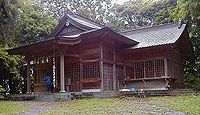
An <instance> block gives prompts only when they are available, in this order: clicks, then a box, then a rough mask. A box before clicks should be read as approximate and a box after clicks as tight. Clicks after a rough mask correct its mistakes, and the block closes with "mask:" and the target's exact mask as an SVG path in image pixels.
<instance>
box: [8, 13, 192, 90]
mask: <svg viewBox="0 0 200 115" xmlns="http://www.w3.org/2000/svg"><path fill="white" fill-rule="evenodd" d="M188 38H189V37H188V32H187V25H186V24H164V25H160V26H155V27H147V28H142V29H136V30H128V31H125V32H115V31H113V30H112V29H110V28H108V27H105V26H102V25H100V24H98V23H96V22H94V21H92V20H89V19H87V18H85V17H83V16H80V15H78V14H66V15H65V16H64V17H63V18H62V20H61V21H60V22H59V24H58V26H57V27H56V28H55V29H54V30H53V31H52V33H51V34H50V35H49V36H48V39H46V40H44V41H39V42H37V43H33V44H29V45H25V46H21V47H17V48H14V49H10V50H8V52H9V54H11V55H22V56H24V57H25V60H26V65H27V66H26V67H27V91H30V80H34V92H46V87H45V84H44V83H43V81H42V79H43V76H44V74H45V73H50V74H51V76H52V78H53V92H66V91H67V92H104V91H119V90H122V89H130V88H136V89H153V90H165V89H166V90H167V89H173V88H181V87H182V86H183V74H184V63H185V61H186V60H187V59H188V58H191V56H192V55H193V51H192V46H191V44H190V42H189V40H188ZM30 70H31V71H30Z"/></svg>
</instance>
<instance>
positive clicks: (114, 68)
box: [113, 62, 117, 91]
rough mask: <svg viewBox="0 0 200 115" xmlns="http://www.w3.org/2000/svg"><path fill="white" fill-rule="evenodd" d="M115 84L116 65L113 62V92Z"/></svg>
mask: <svg viewBox="0 0 200 115" xmlns="http://www.w3.org/2000/svg"><path fill="white" fill-rule="evenodd" d="M116 82H117V80H116V64H115V62H114V64H113V89H114V91H116V88H117V87H116Z"/></svg>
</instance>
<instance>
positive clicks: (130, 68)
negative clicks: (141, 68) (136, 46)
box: [126, 63, 135, 78]
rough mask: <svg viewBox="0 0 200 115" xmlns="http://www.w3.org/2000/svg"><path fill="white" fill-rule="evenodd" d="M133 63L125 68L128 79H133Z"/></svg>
mask: <svg viewBox="0 0 200 115" xmlns="http://www.w3.org/2000/svg"><path fill="white" fill-rule="evenodd" d="M134 72H135V71H134V63H132V64H129V65H127V66H126V76H127V77H130V78H134Z"/></svg>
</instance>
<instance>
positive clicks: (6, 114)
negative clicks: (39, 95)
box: [0, 101, 27, 115]
mask: <svg viewBox="0 0 200 115" xmlns="http://www.w3.org/2000/svg"><path fill="white" fill-rule="evenodd" d="M26 110H27V106H26V105H25V104H23V103H20V102H12V101H0V114H1V115H14V114H18V113H21V112H24V111H26Z"/></svg>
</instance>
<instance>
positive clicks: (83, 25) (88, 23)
mask: <svg viewBox="0 0 200 115" xmlns="http://www.w3.org/2000/svg"><path fill="white" fill-rule="evenodd" d="M71 25H72V26H73V27H75V28H76V29H79V30H80V31H78V33H75V34H80V33H81V32H86V31H90V30H93V29H95V30H96V29H101V28H102V26H101V25H100V24H98V23H96V22H94V21H92V20H90V19H87V18H85V17H83V16H80V15H78V14H75V13H70V14H69V13H68V14H65V16H64V17H63V18H62V19H61V20H60V22H59V24H58V25H57V26H56V28H55V29H54V30H53V31H52V32H51V34H50V35H49V38H51V37H56V36H59V33H60V32H62V31H63V30H64V29H65V28H68V27H69V26H71ZM75 34H73V35H75Z"/></svg>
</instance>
